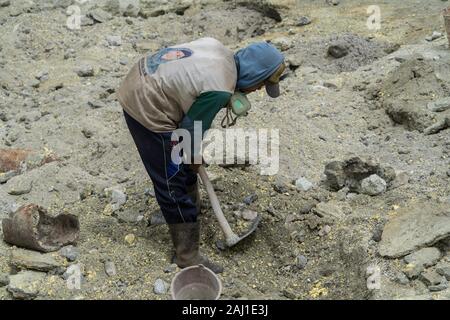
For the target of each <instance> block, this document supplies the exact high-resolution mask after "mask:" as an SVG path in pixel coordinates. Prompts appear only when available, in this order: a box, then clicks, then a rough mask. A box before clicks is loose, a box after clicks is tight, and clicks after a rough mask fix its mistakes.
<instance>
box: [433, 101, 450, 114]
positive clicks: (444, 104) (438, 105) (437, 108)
mask: <svg viewBox="0 0 450 320" xmlns="http://www.w3.org/2000/svg"><path fill="white" fill-rule="evenodd" d="M427 108H428V110H430V111H433V112H442V111H445V110H448V109H450V98H443V99H439V100H436V101H433V102H430V103H428V105H427Z"/></svg>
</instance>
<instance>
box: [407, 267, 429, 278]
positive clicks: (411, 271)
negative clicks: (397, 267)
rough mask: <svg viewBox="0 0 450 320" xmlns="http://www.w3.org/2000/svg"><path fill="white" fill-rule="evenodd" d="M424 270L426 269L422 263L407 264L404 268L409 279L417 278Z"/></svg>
mask: <svg viewBox="0 0 450 320" xmlns="http://www.w3.org/2000/svg"><path fill="white" fill-rule="evenodd" d="M423 270H424V267H423V266H422V265H415V264H407V265H406V266H405V267H404V268H403V273H404V274H405V275H406V276H407V277H408V278H409V279H415V278H417V277H418V276H419V275H420V274H421V273H422V272H423Z"/></svg>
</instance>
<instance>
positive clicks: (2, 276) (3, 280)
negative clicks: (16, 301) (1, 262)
mask: <svg viewBox="0 0 450 320" xmlns="http://www.w3.org/2000/svg"><path fill="white" fill-rule="evenodd" d="M8 284H9V275H8V274H6V273H0V288H1V287H5V286H7V285H8Z"/></svg>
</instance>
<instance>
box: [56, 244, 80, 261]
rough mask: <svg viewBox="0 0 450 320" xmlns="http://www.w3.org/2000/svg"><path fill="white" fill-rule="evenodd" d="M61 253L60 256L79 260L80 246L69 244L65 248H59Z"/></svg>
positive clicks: (70, 259)
mask: <svg viewBox="0 0 450 320" xmlns="http://www.w3.org/2000/svg"><path fill="white" fill-rule="evenodd" d="M59 254H60V256H62V257H64V258H66V259H67V260H69V261H75V260H77V258H78V256H79V255H80V251H79V250H78V248H76V247H74V246H72V245H69V246H65V247H63V248H61V249H60V250H59Z"/></svg>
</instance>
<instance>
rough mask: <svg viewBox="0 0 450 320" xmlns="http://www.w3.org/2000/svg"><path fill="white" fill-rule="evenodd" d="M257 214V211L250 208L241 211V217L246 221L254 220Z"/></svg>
mask: <svg viewBox="0 0 450 320" xmlns="http://www.w3.org/2000/svg"><path fill="white" fill-rule="evenodd" d="M257 216H258V213H257V212H255V211H252V210H248V209H245V210H243V211H242V212H241V217H242V218H243V219H244V220H247V221H252V220H255V219H256V217H257Z"/></svg>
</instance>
